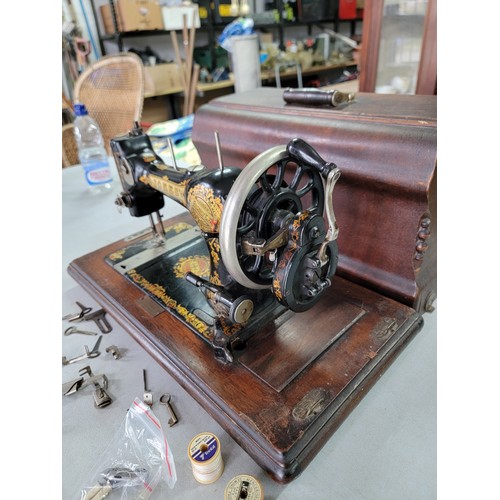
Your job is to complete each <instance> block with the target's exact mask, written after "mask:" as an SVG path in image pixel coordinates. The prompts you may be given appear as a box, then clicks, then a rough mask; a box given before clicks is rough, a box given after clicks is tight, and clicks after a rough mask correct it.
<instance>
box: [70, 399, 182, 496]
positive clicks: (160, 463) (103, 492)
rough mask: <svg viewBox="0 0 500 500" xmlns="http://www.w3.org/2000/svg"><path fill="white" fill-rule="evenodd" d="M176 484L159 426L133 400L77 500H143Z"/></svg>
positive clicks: (165, 439) (170, 457) (173, 465)
mask: <svg viewBox="0 0 500 500" xmlns="http://www.w3.org/2000/svg"><path fill="white" fill-rule="evenodd" d="M176 481H177V474H176V472H175V464H174V457H173V455H172V452H171V450H170V448H169V446H168V442H167V438H166V437H165V434H164V433H163V430H162V428H161V425H160V422H159V420H158V419H157V418H156V416H155V415H154V413H153V412H152V411H151V408H150V407H149V406H147V405H145V404H144V403H143V402H142V401H141V400H140V399H138V398H136V399H135V400H134V402H133V403H132V405H131V406H130V408H129V410H128V412H127V416H126V417H125V420H124V421H123V423H122V425H121V427H120V429H119V431H118V432H117V434H116V435H115V437H114V439H113V441H112V442H111V443H110V444H109V446H108V448H107V450H106V451H105V452H104V454H103V455H102V456H101V457H100V459H99V460H98V462H97V465H96V467H95V468H94V469H93V471H92V473H91V474H90V475H89V479H88V481H86V482H85V486H84V487H83V488H82V489H81V492H80V500H101V499H103V498H105V497H107V496H108V495H110V498H113V499H121V500H146V499H147V498H149V497H150V495H151V494H152V493H153V491H158V490H161V489H162V488H163V486H164V484H166V485H168V486H169V487H170V488H173V487H174V484H175V482H176ZM111 492H113V494H112V496H111ZM162 496H163V495H162ZM155 497H156V495H155Z"/></svg>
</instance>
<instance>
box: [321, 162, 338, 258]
mask: <svg viewBox="0 0 500 500" xmlns="http://www.w3.org/2000/svg"><path fill="white" fill-rule="evenodd" d="M339 177H340V170H339V169H338V168H337V167H335V168H334V169H333V170H331V171H330V173H329V174H328V177H327V179H326V183H325V184H326V185H325V213H324V215H325V217H326V220H327V221H328V231H327V232H326V237H325V241H323V243H322V244H321V246H320V247H319V250H318V259H319V261H320V263H321V265H322V266H323V265H325V264H326V263H327V262H328V257H327V255H326V249H327V247H328V244H329V243H331V242H332V241H335V240H336V239H337V237H338V234H339V227H338V225H337V220H336V219H335V213H334V211H333V188H334V187H335V184H336V183H337V181H338V179H339Z"/></svg>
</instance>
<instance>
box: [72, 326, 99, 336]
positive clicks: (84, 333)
mask: <svg viewBox="0 0 500 500" xmlns="http://www.w3.org/2000/svg"><path fill="white" fill-rule="evenodd" d="M74 333H81V334H82V335H97V332H90V331H88V330H79V329H78V328H77V327H76V326H70V327H69V328H66V330H64V335H73V334H74Z"/></svg>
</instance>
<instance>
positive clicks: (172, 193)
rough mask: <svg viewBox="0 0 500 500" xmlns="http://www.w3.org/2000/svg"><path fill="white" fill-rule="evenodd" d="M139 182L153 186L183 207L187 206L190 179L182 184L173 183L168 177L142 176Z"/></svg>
mask: <svg viewBox="0 0 500 500" xmlns="http://www.w3.org/2000/svg"><path fill="white" fill-rule="evenodd" d="M139 180H140V181H141V182H143V183H144V184H147V185H149V186H151V187H152V188H153V189H156V190H157V191H160V193H163V194H166V195H167V196H168V197H170V198H173V199H174V200H177V201H178V202H179V203H181V204H182V205H184V206H185V205H186V194H185V192H186V184H187V183H188V181H189V179H186V180H184V181H181V182H172V181H171V180H170V179H169V178H168V177H167V176H166V175H164V176H161V177H160V176H158V175H151V174H148V175H142V176H141V177H140V178H139Z"/></svg>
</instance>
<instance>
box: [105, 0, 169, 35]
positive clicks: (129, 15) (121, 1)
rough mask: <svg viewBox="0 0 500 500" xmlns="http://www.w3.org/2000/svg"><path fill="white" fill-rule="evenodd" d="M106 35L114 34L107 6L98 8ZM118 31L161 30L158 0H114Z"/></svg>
mask: <svg viewBox="0 0 500 500" xmlns="http://www.w3.org/2000/svg"><path fill="white" fill-rule="evenodd" d="M99 9H100V11H101V17H102V21H103V25H104V31H105V32H106V33H114V31H115V29H114V25H113V20H112V16H111V7H110V5H109V4H106V5H102V6H101V7H99ZM115 11H116V15H117V21H118V28H119V30H120V31H145V30H162V29H163V17H162V14H161V6H160V2H159V0H115Z"/></svg>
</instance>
